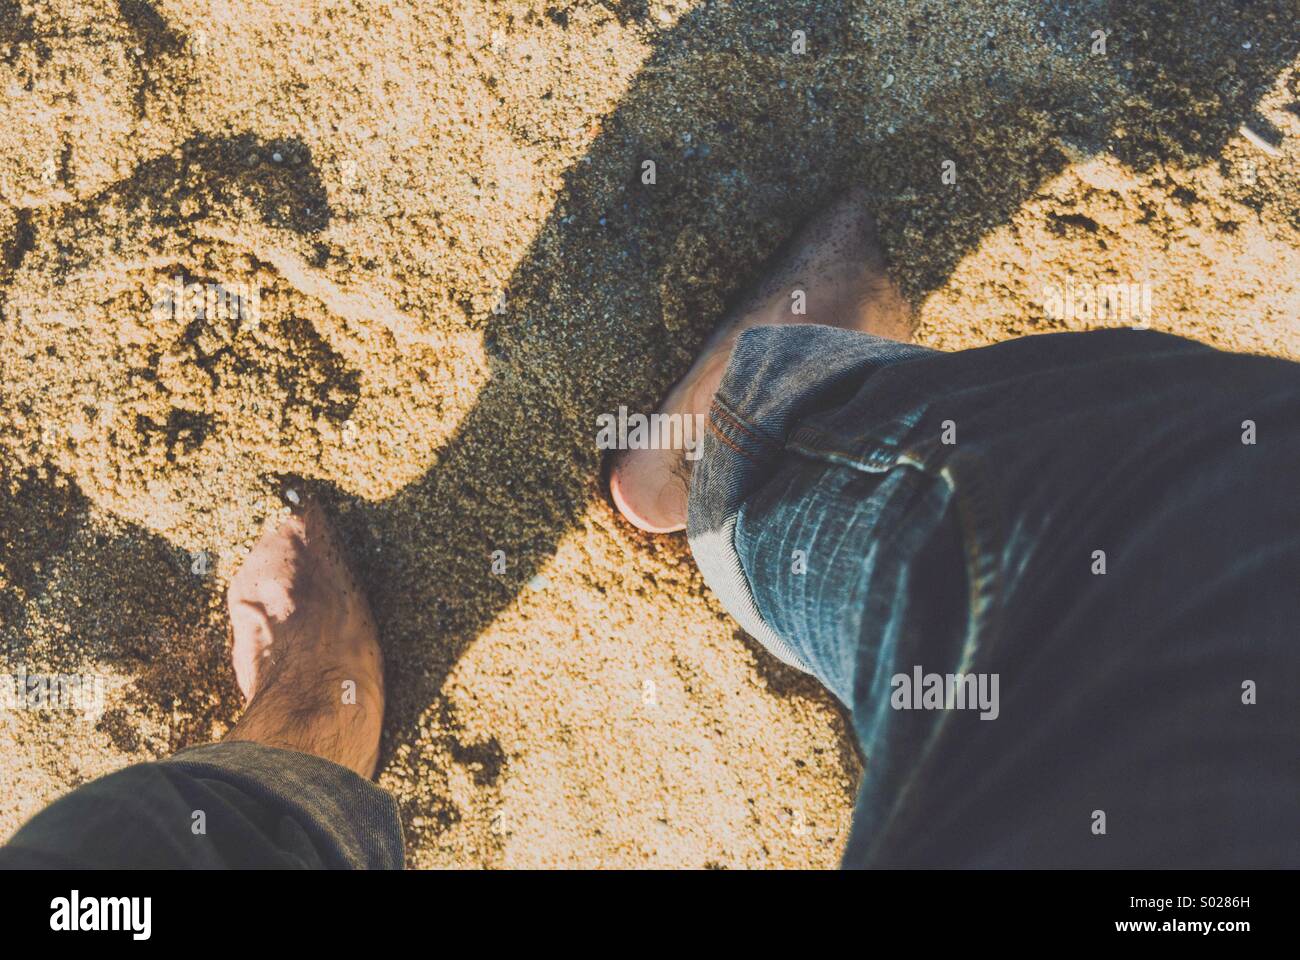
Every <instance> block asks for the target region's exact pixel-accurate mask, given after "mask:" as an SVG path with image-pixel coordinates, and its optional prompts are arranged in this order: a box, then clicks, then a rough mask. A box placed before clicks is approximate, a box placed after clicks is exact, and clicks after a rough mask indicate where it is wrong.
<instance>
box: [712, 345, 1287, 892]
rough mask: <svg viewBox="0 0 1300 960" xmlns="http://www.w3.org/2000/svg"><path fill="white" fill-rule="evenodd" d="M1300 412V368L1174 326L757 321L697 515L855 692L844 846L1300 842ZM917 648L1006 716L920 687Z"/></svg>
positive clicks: (917, 861)
mask: <svg viewBox="0 0 1300 960" xmlns="http://www.w3.org/2000/svg"><path fill="white" fill-rule="evenodd" d="M1298 414H1300V366H1297V365H1295V364H1291V363H1286V362H1283V361H1279V360H1273V359H1268V358H1260V357H1247V356H1239V355H1234V354H1228V353H1223V352H1219V351H1215V350H1212V349H1210V348H1208V347H1205V346H1203V345H1200V344H1196V343H1192V342H1190V341H1185V340H1180V339H1177V338H1174V337H1169V336H1165V335H1162V334H1158V333H1152V332H1135V331H1118V330H1116V331H1100V332H1095V333H1089V334H1062V335H1050V336H1040V337H1031V338H1025V339H1022V340H1017V341H1011V342H1008V343H1003V344H999V345H997V346H994V347H989V348H985V349H981V350H971V351H964V352H961V353H952V354H945V353H936V352H932V351H927V350H923V349H921V348H918V347H909V346H902V345H899V344H895V343H891V342H889V341H884V340H881V339H879V338H874V337H870V336H867V335H864V334H857V333H851V332H846V331H839V330H833V329H827V328H814V327H806V326H792V327H763V328H758V329H754V330H751V331H748V332H746V333H745V334H744V335H743V336H742V337H741V338H740V340H739V342H738V344H737V346H736V349H735V351H734V353H733V356H732V359H731V362H730V364H729V366H728V370H727V373H726V376H725V378H724V380H723V384H722V387H721V389H720V390H719V392H718V396H717V399H716V401H715V403H714V405H713V408H712V410H711V411H710V414H709V430H708V432H707V434H706V438H705V442H704V455H703V458H702V459H701V460H700V461H699V463H698V464H697V465H696V469H695V474H694V476H693V479H692V486H691V494H690V505H689V520H688V526H687V531H688V535H689V538H690V542H691V546H692V550H693V551H694V553H695V555H696V559H697V561H698V562H699V564H700V568H701V570H702V571H703V573H704V576H705V579H706V581H707V582H708V583H709V584H710V586H711V587H712V588H713V589H714V590H715V592H717V593H718V595H719V597H720V599H721V600H722V602H723V603H724V605H725V606H726V607H727V608H728V609H729V610H730V611H731V612H732V613H733V615H735V616H736V618H737V620H739V621H740V623H741V625H742V626H744V627H745V629H746V630H748V631H749V632H750V633H751V634H753V635H754V636H755V637H756V638H757V639H758V640H760V641H761V642H762V643H764V644H765V645H766V646H767V647H768V649H770V650H771V651H772V652H773V653H774V654H775V655H776V656H778V657H779V658H781V659H782V660H784V661H786V662H787V663H791V664H794V665H796V666H798V667H800V668H802V669H804V670H807V671H808V672H811V673H813V674H814V675H816V676H817V677H818V678H819V679H820V680H821V681H822V682H823V683H824V684H826V686H827V687H829V688H830V689H831V690H832V691H833V692H834V693H835V695H836V696H837V697H839V698H840V699H841V700H842V701H843V702H844V703H845V704H846V705H847V706H848V707H849V708H850V709H851V710H852V714H853V724H854V729H855V731H856V733H857V736H858V739H859V742H860V744H861V746H862V748H863V751H864V753H865V755H866V758H867V759H866V768H865V773H864V777H863V783H862V786H861V788H860V795H859V800H858V808H857V811H856V813H855V817H854V826H853V831H852V834H851V836H850V838H849V842H848V845H847V849H846V852H845V864H846V865H848V866H866V865H884V866H1112V867H1114V866H1176V865H1181V866H1269V865H1287V866H1297V865H1300V829H1298V828H1300V803H1297V799H1296V798H1297V797H1300V764H1297V763H1296V762H1295V758H1296V756H1297V755H1300V725H1298V724H1297V719H1298V718H1300V695H1298V694H1297V690H1300V669H1298V667H1300V653H1298V652H1297V649H1296V623H1297V622H1300V590H1297V588H1296V584H1297V580H1298V578H1300V501H1298V499H1297V497H1296V493H1297V488H1296V481H1295V478H1296V477H1297V476H1300V417H1298ZM1245 420H1252V421H1254V423H1255V424H1256V430H1257V436H1258V439H1257V443H1255V444H1253V445H1248V444H1243V443H1242V432H1243V427H1242V423H1243V421H1245ZM945 439H947V440H954V441H955V442H952V443H948V442H945ZM1095 550H1102V551H1105V557H1106V572H1105V573H1104V574H1100V573H1094V563H1095V561H1094V551H1095ZM795 551H801V552H802V554H801V556H802V558H803V563H804V564H806V570H805V571H802V572H800V568H798V567H797V564H796V556H795ZM916 667H920V668H921V669H922V670H923V672H925V673H939V674H948V673H953V674H958V673H975V674H980V673H982V674H987V675H992V674H996V675H997V676H998V678H999V682H1000V686H999V704H998V713H997V716H996V717H992V716H990V717H989V718H988V719H981V718H980V716H979V712H978V711H975V710H958V709H939V710H899V709H895V708H894V707H893V706H892V705H891V702H890V694H891V692H892V688H891V683H890V681H891V678H892V677H893V676H894V675H896V674H911V672H912V671H913V669H914V668H916ZM1246 681H1251V682H1253V683H1254V684H1256V687H1257V702H1256V703H1254V704H1249V705H1248V704H1244V703H1243V702H1242V695H1243V688H1242V684H1243V683H1244V682H1246ZM1095 811H1103V812H1104V813H1105V817H1106V832H1105V833H1104V834H1100V833H1095V832H1094V827H1095V825H1096V824H1097V822H1098V821H1097V819H1096V815H1095Z"/></svg>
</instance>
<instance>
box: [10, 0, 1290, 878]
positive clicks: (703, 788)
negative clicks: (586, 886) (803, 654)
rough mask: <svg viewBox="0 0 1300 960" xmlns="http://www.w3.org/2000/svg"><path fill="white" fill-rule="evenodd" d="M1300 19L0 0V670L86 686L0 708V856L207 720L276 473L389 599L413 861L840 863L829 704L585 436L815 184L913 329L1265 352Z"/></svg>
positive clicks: (759, 253) (947, 336) (216, 729)
mask: <svg viewBox="0 0 1300 960" xmlns="http://www.w3.org/2000/svg"><path fill="white" fill-rule="evenodd" d="M1063 8H1068V10H1067V9H1063ZM1296 13H1297V5H1296V4H1295V3H1294V2H1281V0H1274V2H1260V3H1256V4H1253V5H1250V7H1249V9H1248V10H1246V11H1238V10H1237V5H1236V4H1234V3H1229V2H1212V0H1211V2H1201V3H1197V4H1194V5H1193V4H1183V3H1177V2H1168V3H1141V2H1132V0H1130V2H1122V3H1121V2H1114V3H1109V2H1097V0H1092V2H1078V3H1070V4H1062V3H1052V2H1036V3H1035V2H984V0H950V2H943V0H899V2H891V3H872V4H866V3H838V2H836V3H831V2H827V3H793V2H755V3H740V2H736V3H710V4H694V3H687V2H651V0H640V2H635V0H623V2H613V0H609V2H592V0H581V2H564V0H552V2H519V0H504V2H494V3H483V2H478V3H471V2H463V0H440V2H408V3H384V2H373V3H359V2H358V3H341V2H338V3H330V2H302V3H297V4H292V3H269V2H246V3H239V4H235V3H229V2H222V0H209V2H198V0H155V2H152V3H151V2H145V0H117V2H102V0H89V2H87V0H81V2H76V3H74V2H71V0H54V2H50V3H34V2H30V0H0V88H2V89H3V95H0V374H2V377H0V381H2V382H0V395H2V406H0V653H3V655H4V660H3V663H5V664H7V665H8V666H7V667H3V668H0V669H10V670H12V669H17V667H18V666H26V667H27V668H28V669H29V670H31V671H33V672H39V671H44V672H47V673H48V672H62V673H76V674H85V675H93V676H97V677H102V678H104V683H105V703H104V710H103V712H102V715H100V716H98V717H85V716H81V715H78V714H75V713H68V712H60V711H51V710H40V711H0V778H2V779H0V782H3V784H4V790H3V792H2V795H0V838H2V837H7V836H9V835H10V834H11V833H12V832H13V831H14V830H15V829H16V828H17V827H18V826H19V825H20V824H21V822H22V821H23V820H24V819H25V818H26V817H28V816H30V815H31V814H32V813H34V812H35V811H37V810H39V809H40V808H41V807H42V806H43V805H45V804H46V803H48V802H49V801H50V800H52V799H54V798H55V797H57V796H59V795H61V794H62V793H64V792H66V791H67V790H68V789H70V788H71V787H73V786H75V785H77V784H79V783H83V782H85V781H86V780H88V779H90V778H93V777H95V776H99V775H101V774H103V773H105V772H108V771H111V770H114V769H118V768H120V767H122V766H124V765H127V764H129V763H133V762H138V761H142V760H148V759H152V758H157V757H162V756H166V755H168V754H170V753H171V752H174V751H175V750H177V749H180V748H182V747H185V746H190V745H195V744H200V743H203V742H207V741H208V740H211V739H213V738H217V737H220V736H221V735H222V734H223V733H224V731H225V730H226V729H227V728H228V726H229V725H230V723H231V722H232V721H233V719H234V717H235V716H236V715H237V713H238V710H239V706H240V697H239V695H238V691H237V690H236V688H235V685H234V681H233V676H232V675H231V672H230V670H229V667H228V664H227V659H226V658H227V644H228V637H227V632H226V630H227V628H226V624H225V619H224V612H223V591H224V585H225V580H226V578H227V577H228V576H229V574H230V572H231V570H232V569H233V568H234V566H235V565H236V564H237V563H238V561H239V558H240V557H241V556H242V554H243V552H244V551H246V550H247V548H248V547H249V546H250V545H251V543H252V541H253V539H254V538H255V536H256V535H257V533H258V531H259V529H260V527H261V524H262V523H263V522H265V520H266V518H267V517H269V516H271V515H273V513H274V511H275V510H276V509H277V507H278V506H279V504H281V503H282V502H283V501H282V498H283V496H284V495H285V492H286V491H287V490H290V489H293V490H295V491H300V492H302V493H308V492H310V493H314V494H316V495H317V496H320V497H321V498H323V499H324V500H325V501H326V502H327V503H328V504H329V505H330V507H331V509H332V510H334V511H335V513H336V515H337V516H338V518H339V523H340V526H341V528H342V530H343V532H344V535H345V538H346V540H347V541H348V544H349V546H350V549H351V551H352V553H353V555H354V557H355V559H356V564H357V567H358V572H359V573H360V575H361V577H362V579H363V580H364V582H365V584H366V586H367V588H368V590H369V591H370V593H371V596H372V601H373V605H374V607H375V609H376V613H377V616H378V618H379V621H380V625H381V630H382V634H383V642H384V646H385V651H386V655H387V658H388V662H389V687H390V697H391V700H390V711H389V716H388V720H387V724H386V732H385V747H384V759H383V768H382V771H381V774H380V777H379V781H380V783H381V784H382V785H383V786H385V787H386V788H388V789H390V790H391V791H393V793H394V794H395V795H396V796H397V798H398V800H399V803H400V806H401V810H402V815H403V820H404V825H405V829H406V835H407V841H408V859H409V862H410V863H411V865H413V866H417V867H445V866H474V867H478V866H482V867H524V866H546V867H552V866H573V867H624V866H663V867H817V868H821V867H831V866H834V865H835V864H836V863H837V862H838V858H839V855H840V852H841V850H842V848H843V844H844V842H845V839H846V836H847V830H848V825H849V819H850V814H851V809H852V803H853V796H854V792H855V787H856V781H857V778H858V776H859V774H860V770H861V762H862V759H861V758H860V757H859V756H858V755H857V753H856V751H855V748H854V747H853V746H852V745H851V743H850V741H849V740H848V739H847V738H846V732H847V728H846V724H845V718H844V717H843V715H842V714H841V712H840V709H839V707H838V705H837V704H836V703H835V702H834V700H833V699H832V698H831V697H830V696H829V695H827V694H826V693H825V692H824V691H822V690H821V689H820V688H819V687H818V685H817V684H816V683H815V682H813V681H811V680H810V679H808V678H804V677H802V676H801V675H798V674H796V673H794V672H792V671H790V670H789V669H787V668H785V667H783V666H781V665H780V664H779V663H777V662H776V661H774V660H773V659H772V658H770V657H769V656H768V655H767V654H766V653H764V652H763V651H762V650H761V649H760V648H759V647H758V646H757V645H756V644H755V643H754V642H753V641H752V640H749V639H747V638H745V637H744V636H743V635H741V634H740V633H739V632H738V630H737V628H736V626H735V624H734V623H733V622H732V621H731V620H730V619H729V618H728V617H727V616H726V614H725V612H724V611H722V609H721V608H720V606H719V604H718V603H717V601H716V599H715V598H713V597H712V595H711V594H710V593H709V591H708V590H707V589H706V588H705V587H704V585H703V583H702V581H701V579H700V577H699V575H698V573H697V572H696V570H695V569H694V566H693V564H692V562H691V560H690V555H689V552H688V550H687V548H686V545H685V543H684V542H683V541H682V540H681V539H680V538H671V537H669V538H656V537H649V536H642V535H639V534H638V533H636V532H635V531H633V530H632V529H631V528H629V527H628V526H627V525H626V524H624V523H622V522H621V521H620V520H619V519H618V518H617V516H616V515H615V514H614V512H613V511H612V510H611V508H610V506H609V504H608V502H607V500H606V498H605V495H604V492H603V490H602V488H601V485H600V455H599V451H598V450H597V449H596V445H595V432H596V417H597V416H598V414H600V413H603V412H609V411H614V410H617V408H618V405H619V404H627V405H629V406H630V407H631V408H633V409H635V410H649V409H653V405H654V402H655V401H656V399H657V398H658V397H659V396H660V395H661V394H662V392H663V391H664V389H665V388H666V386H667V385H668V384H669V383H671V382H672V381H673V380H674V379H675V378H676V376H678V375H679V374H680V373H681V372H682V371H683V370H684V369H685V367H686V366H687V365H688V364H689V362H690V360H691V357H692V355H693V352H694V350H695V349H696V348H697V347H698V345H699V344H700V342H701V341H702V340H703V339H704V337H705V336H706V335H707V334H708V332H709V330H710V329H711V327H712V326H713V324H714V323H716V321H717V319H718V318H719V316H720V314H721V312H722V311H723V309H724V308H725V305H726V304H727V303H728V301H729V300H730V299H732V298H734V297H735V296H736V295H737V294H738V293H739V292H740V291H741V290H742V289H743V288H744V286H745V285H746V284H747V283H748V282H750V281H751V280H752V278H753V277H754V276H755V275H756V272H757V271H758V269H759V267H760V265H761V264H762V262H763V260H764V259H765V257H766V256H767V255H768V254H769V253H770V252H771V251H772V250H773V249H774V248H775V247H776V245H777V244H779V242H780V241H781V240H782V239H783V238H784V237H785V236H786V235H788V234H789V233H790V231H791V230H792V229H793V227H794V226H795V225H796V224H797V223H798V221H799V219H800V218H801V217H802V216H804V215H805V214H806V213H807V212H808V211H809V210H810V209H813V208H815V207H816V205H818V204H819V203H821V202H823V201H824V200H825V199H826V198H828V197H829V196H831V195H832V194H834V193H835V192H836V191H837V190H838V189H842V188H843V186H844V185H845V184H848V183H861V184H865V185H866V186H867V187H868V188H869V189H870V190H871V192H872V195H873V197H874V198H875V201H876V203H877V208H878V215H879V219H880V223H881V228H882V234H883V236H884V240H885V243H886V246H887V248H888V254H889V257H890V259H891V261H892V263H893V264H894V267H895V270H896V273H897V276H898V278H899V280H900V282H901V283H902V285H903V287H904V289H905V291H906V292H907V294H908V296H909V297H910V298H911V299H912V300H913V302H914V303H915V304H916V306H917V309H918V311H919V316H920V326H919V330H918V338H919V339H920V340H921V341H922V342H924V343H927V344H930V345H933V346H937V347H942V348H946V349H958V348H963V347H969V346H976V345H980V344H985V343H991V342H996V341H998V340H1003V339H1006V338H1009V337H1014V336H1020V335H1025V334H1036V333H1045V332H1050V331H1053V330H1064V329H1086V328H1088V327H1092V326H1099V325H1112V324H1115V323H1117V322H1121V321H1123V320H1124V319H1125V318H1123V317H1121V318H1119V319H1118V320H1117V319H1116V318H1115V317H1097V316H1096V315H1095V314H1094V313H1090V312H1089V311H1087V310H1086V309H1074V310H1072V311H1062V310H1059V309H1049V307H1048V305H1047V301H1048V300H1050V297H1049V296H1048V295H1047V294H1046V293H1045V291H1048V290H1050V289H1051V288H1053V287H1056V288H1058V289H1059V288H1061V287H1062V286H1063V285H1066V284H1069V285H1072V286H1073V287H1078V288H1080V289H1088V290H1093V289H1096V288H1097V286H1098V285H1105V284H1121V283H1122V284H1125V285H1127V284H1137V285H1139V286H1141V285H1142V284H1145V285H1146V288H1145V289H1146V290H1147V296H1148V298H1149V303H1150V307H1151V309H1150V314H1149V316H1147V317H1143V318H1141V319H1144V320H1146V321H1147V322H1149V325H1150V326H1152V327H1154V328H1156V329H1161V330H1168V331H1171V332H1174V333H1179V334H1182V335H1185V336H1190V337H1195V338H1197V339H1200V340H1203V341H1205V342H1207V343H1211V344H1214V345H1216V346H1221V347H1224V348H1227V349H1235V350H1245V351H1251V352H1256V353H1267V354H1273V355H1278V356H1287V357H1293V358H1297V359H1300V321H1298V320H1297V317H1298V316H1300V310H1298V309H1297V308H1298V307H1300V269H1298V268H1300V200H1298V198H1300V189H1297V188H1298V186H1300V146H1297V144H1300V106H1298V105H1297V100H1298V99H1300V73H1298V72H1297V67H1298V63H1297V52H1298V48H1300V42H1298V41H1297V35H1296V30H1295V21H1296ZM1094 30H1104V31H1106V32H1107V36H1106V48H1105V51H1104V52H1101V51H1098V50H1096V49H1095V46H1096V40H1095V38H1094V37H1093V36H1092V33H1093V31H1094ZM795 31H802V34H803V38H804V42H805V43H806V50H805V52H803V53H796V52H793V49H792V48H793V47H794V46H795V45H796V44H797V43H798V42H799V38H798V37H797V36H796V34H795ZM1243 127H1244V128H1245V130H1246V131H1249V132H1243ZM647 160H648V161H653V163H654V173H655V176H654V182H653V183H646V182H644V180H645V178H644V173H645V170H646V169H647V168H646V167H645V166H644V164H645V162H646V161H647ZM946 161H951V165H947V164H946ZM945 174H947V176H945ZM176 278H180V279H179V281H178V280H177V279H176ZM178 282H179V283H180V284H181V285H189V284H198V285H201V286H199V287H195V288H194V289H196V290H201V291H204V292H206V291H207V290H209V289H211V290H217V289H220V290H225V291H241V292H242V293H241V295H242V296H244V298H245V300H244V301H243V302H248V303H249V304H250V308H249V309H247V310H246V311H245V313H246V314H247V315H243V316H239V315H231V311H229V310H226V311H222V310H211V311H209V313H208V315H207V316H205V317H202V318H199V317H196V316H194V314H193V312H192V311H190V312H188V313H187V311H186V309H185V303H184V302H183V299H182V302H181V303H179V304H178V305H177V307H178V308H177V309H174V310H172V309H170V308H169V307H168V305H167V304H166V303H165V291H167V290H168V289H170V288H172V287H174V286H175V285H176V284H177V283H178ZM254 296H255V298H256V309H255V310H253V309H252V308H251V304H252V301H253V298H254ZM160 300H163V301H164V303H163V307H162V308H161V309H160V308H159V303H160ZM253 314H255V316H254V315H253ZM494 559H495V560H496V561H497V563H496V564H495V567H494Z"/></svg>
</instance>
